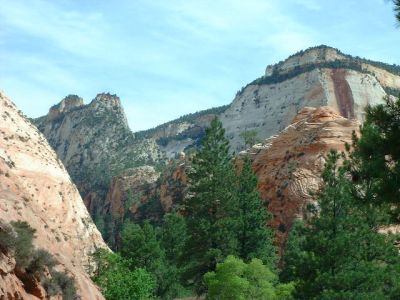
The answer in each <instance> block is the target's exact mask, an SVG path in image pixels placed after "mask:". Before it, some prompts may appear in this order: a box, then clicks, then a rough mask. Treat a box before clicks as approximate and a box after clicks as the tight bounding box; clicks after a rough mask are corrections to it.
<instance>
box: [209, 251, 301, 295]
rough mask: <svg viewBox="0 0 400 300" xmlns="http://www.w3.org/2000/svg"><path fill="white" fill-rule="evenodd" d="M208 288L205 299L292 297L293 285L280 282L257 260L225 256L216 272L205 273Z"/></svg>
mask: <svg viewBox="0 0 400 300" xmlns="http://www.w3.org/2000/svg"><path fill="white" fill-rule="evenodd" d="M204 279H205V282H206V283H207V287H208V294H207V299H210V300H211V299H220V300H223V299H227V300H228V299H229V300H245V299H254V300H257V299H260V300H264V299H271V300H278V299H280V300H284V299H285V300H288V299H293V298H292V293H293V291H294V284H292V283H288V284H279V282H278V277H277V275H276V274H275V273H273V272H272V271H271V270H270V269H268V267H267V266H265V265H263V263H262V261H261V260H259V259H256V258H255V259H252V261H251V262H250V263H248V264H246V263H244V262H243V261H242V260H241V259H239V258H236V257H234V256H228V257H227V258H226V259H225V261H224V262H223V263H220V264H218V265H217V268H216V271H215V272H208V273H206V274H205V275H204Z"/></svg>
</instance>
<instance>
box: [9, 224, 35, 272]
mask: <svg viewBox="0 0 400 300" xmlns="http://www.w3.org/2000/svg"><path fill="white" fill-rule="evenodd" d="M11 225H12V227H13V229H14V231H15V233H16V234H17V237H16V239H15V245H14V249H13V250H14V256H15V261H16V263H17V267H19V268H26V267H28V266H29V263H30V262H31V259H32V254H33V251H34V247H33V244H32V241H33V238H34V233H35V231H36V230H35V229H33V228H32V227H31V226H29V224H28V223H27V222H21V221H18V222H11Z"/></svg>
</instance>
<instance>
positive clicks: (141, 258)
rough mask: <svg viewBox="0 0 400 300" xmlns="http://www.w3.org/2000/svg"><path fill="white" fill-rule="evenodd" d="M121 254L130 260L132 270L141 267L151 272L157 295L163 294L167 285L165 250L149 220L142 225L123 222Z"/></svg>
mask: <svg viewBox="0 0 400 300" xmlns="http://www.w3.org/2000/svg"><path fill="white" fill-rule="evenodd" d="M121 255H122V257H123V258H125V259H129V260H130V261H131V262H132V263H131V269H132V270H134V269H136V268H143V269H145V270H146V271H148V272H150V273H151V274H153V276H154V278H155V279H156V282H157V295H159V296H164V294H165V293H166V292H167V289H168V285H169V282H168V280H169V278H168V276H167V273H168V267H167V263H166V259H165V252H164V251H163V249H162V248H161V245H160V241H159V240H158V239H157V233H156V229H155V228H154V227H153V226H152V225H151V224H150V223H149V222H147V221H146V222H144V224H143V225H142V226H140V225H138V224H133V223H130V222H129V221H127V222H125V224H124V226H123V229H122V231H121Z"/></svg>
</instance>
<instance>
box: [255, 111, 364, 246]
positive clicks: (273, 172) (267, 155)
mask: <svg viewBox="0 0 400 300" xmlns="http://www.w3.org/2000/svg"><path fill="white" fill-rule="evenodd" d="M357 129H358V123H357V122H356V121H351V120H348V119H346V118H343V117H342V116H340V115H339V114H338V113H336V112H335V111H334V110H332V109H331V108H329V107H320V108H304V109H303V110H301V111H300V112H299V114H298V115H297V116H296V118H295V119H294V120H293V122H292V124H291V125H290V126H288V127H287V128H286V129H285V130H283V131H282V132H281V133H280V134H279V135H278V136H274V137H272V138H270V139H267V140H266V142H265V144H263V145H258V146H256V147H253V148H252V149H250V150H249V151H248V153H249V154H250V155H251V157H252V158H253V168H254V171H255V173H256V175H257V177H258V180H259V185H258V189H259V191H260V193H261V197H262V199H263V200H264V201H265V202H267V203H268V204H269V206H268V208H269V211H270V212H271V213H272V214H273V217H274V218H273V220H272V222H271V224H270V225H271V226H272V227H273V228H274V230H275V232H276V236H277V244H278V245H279V248H280V249H281V250H282V249H283V247H284V244H285V242H286V239H287V236H288V232H289V230H290V228H291V225H292V223H293V220H295V219H296V218H302V217H303V216H304V214H306V205H307V203H310V202H312V201H314V199H313V197H312V196H311V195H310V193H311V192H312V191H316V190H317V189H318V187H319V185H320V183H321V178H320V174H321V171H322V169H323V166H324V162H325V156H326V154H327V153H328V152H329V151H330V149H337V150H339V151H343V150H344V148H345V143H346V142H347V143H351V135H352V132H353V131H354V130H357Z"/></svg>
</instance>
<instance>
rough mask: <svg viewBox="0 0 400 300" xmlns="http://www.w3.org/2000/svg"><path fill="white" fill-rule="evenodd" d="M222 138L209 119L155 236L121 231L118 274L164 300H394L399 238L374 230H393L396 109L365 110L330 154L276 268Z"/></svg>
mask: <svg viewBox="0 0 400 300" xmlns="http://www.w3.org/2000/svg"><path fill="white" fill-rule="evenodd" d="M224 135H225V132H224V130H223V128H222V124H221V122H219V121H218V119H214V120H213V121H212V122H211V125H210V127H209V128H207V130H206V134H205V137H204V139H203V141H202V145H201V148H200V150H199V151H198V152H197V153H196V154H195V156H194V157H193V161H192V164H191V168H190V169H189V172H188V177H189V182H190V186H189V189H188V193H187V195H186V197H185V199H184V201H183V203H182V207H180V211H178V212H174V213H171V214H167V215H166V216H165V217H164V219H163V221H162V223H161V224H159V226H158V227H153V226H152V225H151V224H150V223H149V222H144V223H143V224H142V225H138V224H133V223H130V222H126V224H125V225H124V227H123V230H122V233H121V236H120V238H121V245H122V247H121V255H122V257H123V258H120V259H123V260H126V261H127V262H128V263H126V267H125V269H124V270H125V271H124V272H123V273H128V272H135V270H143V271H144V272H147V274H148V275H149V276H150V278H151V280H152V282H153V285H151V287H152V290H151V291H153V292H154V295H153V296H154V297H160V298H161V299H174V298H177V297H184V296H189V295H193V294H194V293H196V294H197V295H202V296H205V297H206V299H393V300H394V299H399V298H400V283H399V281H398V278H399V277H400V256H399V252H398V249H397V248H396V247H395V241H397V240H398V239H399V236H396V235H394V234H391V233H390V232H389V233H388V232H386V233H383V232H382V231H381V229H382V228H384V227H385V226H388V225H393V224H398V223H399V222H400V217H399V215H400V214H399V209H398V207H399V200H398V199H399V198H400V197H399V196H400V195H399V194H400V192H399V189H398V182H400V163H399V160H400V142H399V140H400V100H399V101H391V100H389V99H388V100H387V102H386V104H384V105H379V106H376V107H374V108H368V109H367V114H366V122H365V123H364V124H363V126H362V127H361V136H360V137H356V136H355V135H354V136H353V145H352V147H350V146H349V145H347V147H346V148H347V152H346V153H338V152H337V151H331V152H330V153H329V155H328V156H327V158H326V165H325V168H324V170H323V173H322V179H323V184H322V186H321V189H320V190H319V191H318V193H316V194H315V195H314V196H315V199H316V200H317V202H316V204H315V205H309V207H308V208H307V210H308V211H307V214H306V217H305V219H304V220H303V221H296V222H294V224H293V226H292V228H291V231H290V234H289V239H288V242H287V245H286V248H285V252H284V255H283V257H282V260H281V262H280V264H277V255H276V249H275V247H274V246H273V235H272V232H271V230H270V229H269V228H268V227H267V226H266V224H267V223H268V221H270V218H271V216H270V215H269V214H268V213H267V212H266V207H263V204H262V202H261V200H260V196H259V194H258V192H257V178H256V176H255V175H254V173H253V170H252V164H251V161H250V160H249V159H244V160H243V161H235V160H234V158H233V156H232V154H230V152H229V147H228V141H227V140H226V138H225V136H224ZM100 270H101V268H100ZM101 272H103V271H100V273H101ZM278 272H279V274H278ZM114 273H118V272H115V271H114ZM115 276H116V275H115ZM278 278H279V279H278ZM131 280H133V279H131ZM107 282H111V279H110V280H108V281H107ZM102 284H103V286H104V285H105V284H106V283H104V282H103V283H102ZM103 286H102V287H103ZM144 286H147V285H146V284H144ZM103 288H107V286H105V287H103ZM147 295H148V297H150V296H149V295H150V294H147ZM107 298H108V299H114V298H112V296H108V297H107ZM139 299H140V298H139Z"/></svg>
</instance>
